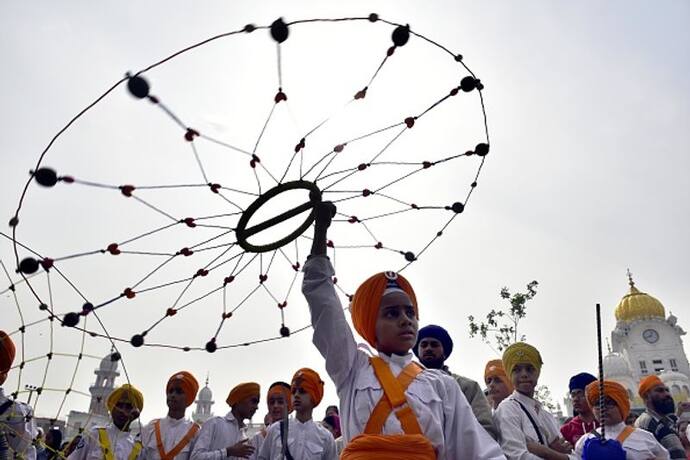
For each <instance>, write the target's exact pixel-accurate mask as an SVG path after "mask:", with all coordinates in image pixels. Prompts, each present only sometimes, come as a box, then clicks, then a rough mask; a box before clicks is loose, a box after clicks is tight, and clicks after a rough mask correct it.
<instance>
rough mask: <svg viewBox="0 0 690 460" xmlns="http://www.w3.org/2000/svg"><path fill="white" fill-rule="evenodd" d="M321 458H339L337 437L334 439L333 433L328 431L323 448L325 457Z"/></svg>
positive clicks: (326, 459) (324, 459) (331, 459)
mask: <svg viewBox="0 0 690 460" xmlns="http://www.w3.org/2000/svg"><path fill="white" fill-rule="evenodd" d="M321 458H322V459H323V460H338V453H337V452H336V450H335V439H333V436H332V435H331V433H328V437H327V438H326V444H325V445H324V448H323V457H321Z"/></svg>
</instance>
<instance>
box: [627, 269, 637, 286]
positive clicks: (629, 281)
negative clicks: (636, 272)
mask: <svg viewBox="0 0 690 460" xmlns="http://www.w3.org/2000/svg"><path fill="white" fill-rule="evenodd" d="M628 284H629V285H630V287H631V288H634V287H635V282H634V281H633V278H632V273H630V269H629V268H628Z"/></svg>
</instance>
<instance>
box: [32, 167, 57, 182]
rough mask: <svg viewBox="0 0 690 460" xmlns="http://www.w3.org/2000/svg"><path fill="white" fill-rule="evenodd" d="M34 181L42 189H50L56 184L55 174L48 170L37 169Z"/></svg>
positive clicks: (53, 171) (52, 170)
mask: <svg viewBox="0 0 690 460" xmlns="http://www.w3.org/2000/svg"><path fill="white" fill-rule="evenodd" d="M34 179H36V182H38V183H39V185H42V186H44V187H52V186H54V185H55V184H57V181H58V177H57V173H56V172H55V170H54V169H50V168H39V169H38V170H37V171H36V172H35V173H34Z"/></svg>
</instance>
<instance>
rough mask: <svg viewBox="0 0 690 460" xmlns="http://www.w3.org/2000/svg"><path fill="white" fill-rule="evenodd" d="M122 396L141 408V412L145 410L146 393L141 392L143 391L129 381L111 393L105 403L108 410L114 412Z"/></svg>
mask: <svg viewBox="0 0 690 460" xmlns="http://www.w3.org/2000/svg"><path fill="white" fill-rule="evenodd" d="M122 398H126V399H127V401H128V402H130V403H131V404H132V405H133V406H134V407H136V408H137V409H138V410H139V412H141V411H142V410H144V395H143V394H141V391H139V390H137V389H136V388H134V387H133V386H132V385H130V384H128V383H125V384H124V385H121V386H119V387H117V388H115V389H114V390H113V392H112V393H110V396H108V400H107V401H106V403H105V405H106V407H107V408H108V410H109V411H110V412H112V411H113V409H114V408H115V404H117V403H118V402H119V401H120V400H122Z"/></svg>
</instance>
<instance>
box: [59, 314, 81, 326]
mask: <svg viewBox="0 0 690 460" xmlns="http://www.w3.org/2000/svg"><path fill="white" fill-rule="evenodd" d="M77 324H79V313H76V312H70V313H67V314H66V315H65V316H63V318H62V325H63V326H67V327H74V326H76V325H77Z"/></svg>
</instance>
